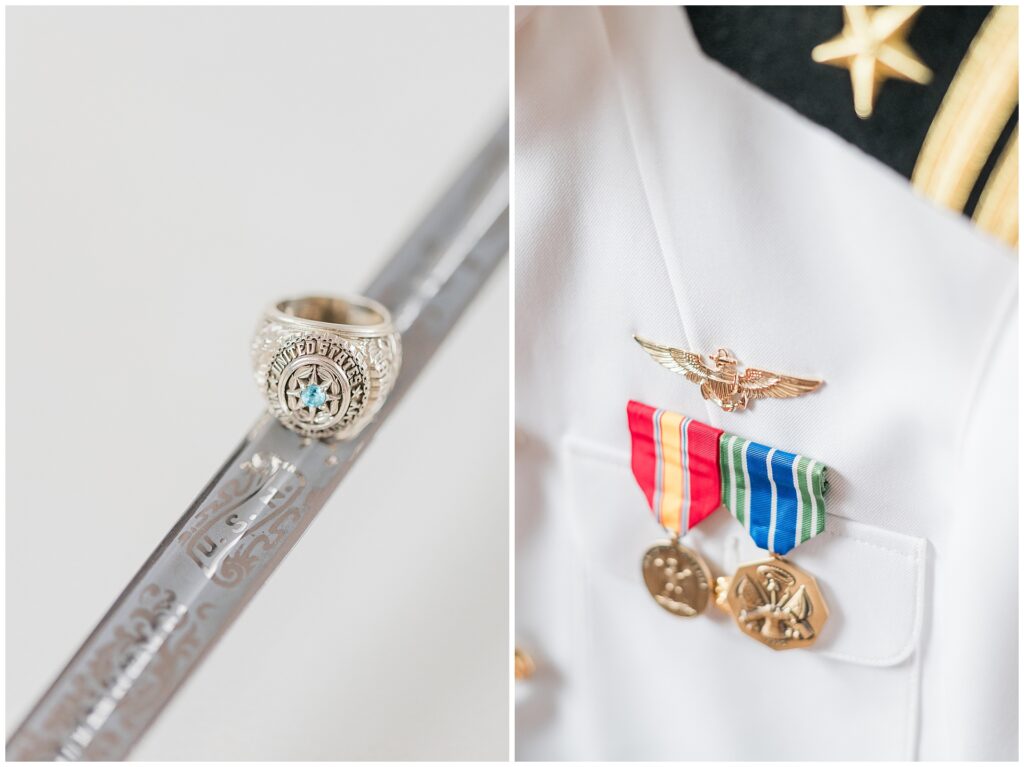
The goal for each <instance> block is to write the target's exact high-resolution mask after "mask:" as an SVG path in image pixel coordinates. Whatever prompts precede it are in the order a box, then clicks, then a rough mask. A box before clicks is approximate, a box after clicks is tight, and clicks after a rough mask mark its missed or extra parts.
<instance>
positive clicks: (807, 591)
mask: <svg viewBox="0 0 1024 767" xmlns="http://www.w3.org/2000/svg"><path fill="white" fill-rule="evenodd" d="M715 603H716V604H717V605H718V606H719V607H721V608H722V609H724V610H726V611H727V612H729V613H731V614H732V617H733V618H734V619H735V620H736V625H737V626H739V627H740V630H741V631H742V632H743V633H744V634H747V635H748V636H751V637H753V638H754V639H756V640H757V641H758V642H760V643H761V644H765V645H768V646H769V647H771V648H772V649H773V650H792V649H794V648H797V647H809V646H810V645H812V644H814V642H815V641H816V640H817V639H818V635H819V634H820V633H821V629H822V627H823V626H824V625H825V621H827V620H828V605H827V604H826V603H825V598H824V597H823V596H822V595H821V590H820V589H819V588H818V582H817V581H816V580H815V579H814V576H812V575H809V574H807V573H805V572H804V571H803V570H801V569H800V568H799V567H797V566H796V565H794V564H793V563H792V562H790V561H789V560H786V559H784V558H782V557H780V556H772V557H770V558H769V559H761V560H758V561H756V562H748V563H747V564H745V565H740V566H739V568H738V569H737V570H736V572H735V574H734V575H733V576H732V577H731V578H719V579H718V582H717V584H716V586H715Z"/></svg>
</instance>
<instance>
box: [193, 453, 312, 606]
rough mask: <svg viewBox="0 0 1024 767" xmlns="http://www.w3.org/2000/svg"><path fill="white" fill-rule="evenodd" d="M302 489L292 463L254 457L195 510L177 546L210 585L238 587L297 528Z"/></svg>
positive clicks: (272, 457) (301, 477)
mask: <svg viewBox="0 0 1024 767" xmlns="http://www.w3.org/2000/svg"><path fill="white" fill-rule="evenodd" d="M305 486H306V478H305V476H304V475H303V474H302V473H301V472H300V471H299V470H298V469H297V468H296V467H295V466H294V465H292V464H291V463H288V462H287V461H284V460H282V459H281V458H279V457H278V456H276V455H273V454H267V453H257V454H255V455H253V456H252V458H250V459H249V460H248V461H245V462H244V463H242V464H241V465H240V466H239V470H238V472H237V474H236V475H235V476H233V477H232V478H231V479H229V480H228V481H227V482H225V483H224V486H223V487H222V488H221V490H220V492H219V493H218V494H217V497H216V498H215V499H214V500H213V501H211V502H210V503H209V504H208V505H207V506H206V507H205V508H203V509H200V510H199V512H198V513H197V514H196V516H195V518H194V519H193V520H192V522H191V523H190V524H189V525H188V526H187V527H186V528H185V529H184V530H183V531H182V533H181V534H180V535H179V536H178V542H179V543H180V544H181V545H182V546H183V547H184V548H185V551H186V553H187V554H188V556H189V558H190V559H191V560H192V561H193V562H195V563H196V564H197V565H198V566H199V567H200V569H202V571H203V572H204V573H205V574H206V577H207V578H209V579H210V580H211V581H213V582H214V583H216V584H218V585H220V586H224V587H227V588H231V587H233V586H237V585H239V584H240V583H242V582H243V581H244V580H245V578H246V576H248V575H249V573H251V572H252V571H253V569H254V568H255V567H256V565H258V564H259V563H260V562H261V561H266V559H267V557H268V554H270V553H271V552H272V551H273V550H274V549H276V548H278V547H279V546H280V545H281V544H282V543H283V542H284V541H285V540H286V539H287V538H288V535H289V533H290V532H291V531H292V530H293V529H294V528H295V526H296V524H297V522H298V519H299V518H300V517H301V516H302V514H303V512H304V508H303V507H302V506H301V505H300V504H298V501H299V499H300V497H301V495H302V493H303V490H304V489H305Z"/></svg>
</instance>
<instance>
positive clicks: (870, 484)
mask: <svg viewBox="0 0 1024 767" xmlns="http://www.w3.org/2000/svg"><path fill="white" fill-rule="evenodd" d="M516 45H517V83H516V87H517V94H516V119H517V123H516V205H517V213H516V244H517V247H516V255H517V283H516V290H517V312H516V355H517V357H516V360H517V362H516V365H517V384H516V400H517V402H516V412H517V462H518V463H517V510H516V513H517V544H516V545H517V551H516V557H517V567H516V578H517V593H516V623H517V640H518V641H519V643H520V644H521V645H522V646H523V647H524V649H526V650H527V651H529V652H531V653H532V654H533V655H534V658H535V660H536V662H537V666H538V672H537V675H536V676H535V677H534V678H533V679H532V680H530V681H529V682H526V683H525V684H523V683H520V685H519V687H518V689H517V757H518V758H521V759H535V758H544V759H565V758H572V759H611V758H622V759H626V758H628V759H883V758H888V759H907V758H915V757H919V758H925V759H928V758H958V759H994V758H1001V759H1012V758H1015V757H1016V754H1017V725H1016V722H1017V675H1016V666H1017V586H1016V584H1017V560H1016V557H1017V554H1016V541H1017V526H1016V525H1017V522H1016V507H1017V497H1016V495H1017V483H1016V418H1015V414H1016V411H1015V399H1016V396H1017V395H1016V372H1015V371H1016V301H1017V288H1016V284H1017V267H1016V261H1015V260H1014V258H1013V256H1012V254H1011V253H1010V252H1009V251H1008V250H1006V249H1005V248H1004V247H1003V246H1002V245H1000V244H998V243H996V242H994V241H992V240H990V239H988V238H987V237H986V236H984V235H983V234H981V233H980V232H978V231H977V230H976V229H974V228H973V227H972V226H971V225H970V223H969V222H968V221H967V220H965V219H964V218H962V217H961V216H958V215H955V214H952V213H948V212H945V211H942V210H940V209H938V208H936V207H935V206H933V205H932V204H930V203H929V202H927V201H925V200H923V199H921V198H919V197H918V196H916V195H915V194H914V193H913V191H912V190H911V188H910V186H909V184H908V183H907V181H906V180H905V179H903V178H901V177H899V176H897V175H896V174H894V173H892V172H891V171H889V170H888V169H886V168H885V167H883V166H882V165H881V164H879V163H878V162H876V161H875V160H873V159H872V158H870V157H867V156H865V155H863V154H862V153H860V152H859V151H858V150H856V149H854V148H853V147H851V146H849V145H847V144H845V143H844V142H843V141H842V140H840V139H838V138H837V137H835V136H834V135H833V134H831V133H829V132H828V131H826V130H824V129H822V128H819V127H818V126H816V125H814V124H812V123H810V122H809V121H807V120H805V119H804V118H802V117H800V116H799V115H797V114H795V113H794V112H792V111H791V110H790V109H788V108H787V107H785V106H784V105H782V104H780V103H778V102H776V101H774V100H773V99H771V98H770V97H768V96H767V95H765V94H763V93H762V92H760V91H758V90H756V89H755V88H753V87H752V86H750V85H749V84H747V83H745V82H743V81H742V80H740V79H739V78H738V77H736V76H735V75H734V74H732V73H731V72H729V71H727V70H726V69H724V68H723V67H721V66H720V65H718V64H717V63H715V62H713V61H711V60H709V59H707V58H706V57H704V56H703V54H702V53H701V52H700V49H699V47H698V45H697V44H696V42H695V40H694V39H693V36H692V33H691V31H690V29H689V25H688V23H687V22H686V18H685V15H684V14H683V12H682V11H680V10H679V9H678V8H665V7H662V8H611V9H601V10H598V9H591V8H541V9H537V10H535V11H534V12H533V13H531V14H529V15H524V16H521V17H520V19H519V24H518V29H517V43H516ZM851 108H852V107H851ZM634 333H640V334H642V335H645V336H648V337H650V338H653V339H656V340H658V341H660V342H663V343H668V344H672V345H675V346H680V347H685V348H689V349H694V350H699V351H703V352H708V353H710V352H712V351H713V350H715V349H716V348H718V347H719V346H726V347H728V348H729V349H730V350H731V351H732V352H734V354H736V355H737V356H738V357H739V359H740V360H741V362H742V363H745V364H750V365H756V366H758V367H764V368H768V369H773V370H780V371H783V372H789V373H792V374H796V375H805V376H810V377H820V378H823V379H825V381H826V384H825V386H824V387H822V389H821V390H820V391H818V392H816V393H814V394H812V395H809V396H806V397H803V398H801V399H800V400H794V401H765V402H758V403H755V404H754V405H753V406H752V407H751V408H750V409H749V410H748V411H746V412H742V413H735V414H725V413H722V412H721V411H720V410H718V409H717V408H716V407H714V406H710V407H709V406H708V403H706V402H704V401H703V400H702V399H701V397H700V394H699V392H698V390H697V387H695V386H692V385H691V384H689V383H687V382H686V381H684V380H683V379H682V378H680V377H678V376H675V375H673V374H671V373H669V372H667V371H665V370H663V369H662V368H660V367H659V366H658V365H656V364H655V363H654V362H652V361H651V360H650V359H649V358H648V357H647V355H646V354H645V353H644V352H643V351H642V350H641V349H640V348H639V347H638V346H637V345H636V344H635V343H634V341H633V340H632V335H633V334H634ZM631 398H633V399H638V400H640V401H643V402H646V403H648V404H651V405H654V406H658V407H665V408H670V409H673V410H677V411H680V412H683V413H685V414H687V415H689V416H692V417H695V418H698V419H700V420H703V421H705V422H707V423H710V424H713V425H715V426H718V427H721V428H724V429H726V430H727V431H731V432H733V433H736V434H739V435H741V436H745V437H749V438H752V439H757V440H758V441H761V442H765V443H767V444H770V445H773V446H776V447H779V448H782V449H787V450H792V451H798V452H800V453H801V454H804V455H808V456H811V457H814V458H816V459H819V460H821V461H823V462H824V463H826V464H827V465H828V466H829V467H830V470H831V472H832V473H831V479H832V491H831V493H830V496H829V499H828V511H829V514H830V518H829V525H830V530H831V531H832V533H831V534H829V535H824V536H821V537H819V538H817V539H815V540H813V541H810V542H808V543H807V544H805V545H804V546H802V547H800V548H798V549H796V550H795V551H794V552H793V553H792V555H791V558H792V560H793V561H794V562H795V563H797V564H798V565H801V566H804V567H805V568H806V569H807V570H808V571H810V572H812V573H813V574H814V575H816V576H817V578H818V580H819V582H820V583H821V585H822V588H823V590H824V592H825V595H826V596H827V598H828V599H829V602H830V608H831V612H832V614H831V619H830V621H829V623H828V624H827V625H826V627H825V631H824V632H823V635H822V638H821V640H820V642H819V643H818V644H817V645H816V646H815V647H814V648H813V649H811V650H806V651H792V652H784V653H775V652H772V651H771V650H769V649H768V648H765V647H763V646H761V645H760V644H758V643H756V642H753V641H751V640H750V639H749V638H747V637H744V636H742V635H741V634H740V633H739V630H738V629H737V628H736V627H735V626H734V625H733V624H732V623H731V622H730V620H729V619H727V617H726V616H724V615H717V614H713V615H711V616H710V617H707V616H703V617H701V618H699V619H695V620H693V621H686V620H681V619H678V618H675V617H673V616H671V615H669V614H668V613H666V612H664V611H662V610H660V609H659V608H658V607H657V606H656V605H655V604H654V603H653V602H652V601H651V600H650V598H649V597H648V596H647V594H646V591H645V589H644V586H643V583H642V580H641V578H640V571H639V560H640V557H641V555H642V553H643V551H644V548H645V547H646V545H647V544H649V543H651V542H653V541H654V540H655V539H657V538H659V537H660V530H659V529H658V527H657V526H656V524H655V523H654V522H653V520H652V519H651V516H650V513H649V511H648V509H647V507H646V504H645V501H644V498H643V495H642V493H641V491H640V490H639V489H638V488H637V487H636V484H635V481H634V480H633V478H632V475H631V473H630V470H629V464H628V456H629V454H628V451H629V436H628V429H627V426H626V416H625V406H626V402H627V400H629V399H631ZM694 540H695V542H696V545H697V547H698V548H699V549H700V550H701V551H702V553H704V554H705V555H706V557H707V558H708V560H709V561H710V563H711V564H712V567H713V568H714V569H715V570H716V571H717V572H719V573H721V572H725V571H726V569H727V567H730V566H733V565H734V564H735V562H737V561H745V560H746V559H749V558H751V555H752V554H755V553H756V551H755V550H754V549H753V546H752V544H751V543H750V542H749V541H748V540H747V539H746V538H745V536H743V535H742V531H741V530H740V529H739V527H738V526H737V525H736V523H735V521H734V520H733V519H731V518H730V517H729V516H728V514H726V513H725V512H721V511H720V512H717V513H716V514H715V515H713V516H712V518H710V519H709V520H707V521H706V522H705V523H704V524H702V525H701V527H700V528H699V529H698V530H697V531H696V533H695V534H694Z"/></svg>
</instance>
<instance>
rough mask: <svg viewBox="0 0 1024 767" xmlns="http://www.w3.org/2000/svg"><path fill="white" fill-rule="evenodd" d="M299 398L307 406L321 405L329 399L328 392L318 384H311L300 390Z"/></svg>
mask: <svg viewBox="0 0 1024 767" xmlns="http://www.w3.org/2000/svg"><path fill="white" fill-rule="evenodd" d="M299 399H301V400H302V404H303V405H305V406H306V407H320V406H321V405H323V404H324V403H325V402H326V401H327V393H326V392H325V391H324V390H323V389H321V388H320V387H319V386H317V385H316V384H310V385H309V386H307V387H306V388H305V389H303V390H302V391H301V392H299Z"/></svg>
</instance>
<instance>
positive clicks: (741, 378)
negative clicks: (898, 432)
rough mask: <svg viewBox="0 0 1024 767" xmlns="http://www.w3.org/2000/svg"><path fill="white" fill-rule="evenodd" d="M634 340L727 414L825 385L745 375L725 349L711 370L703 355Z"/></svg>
mask: <svg viewBox="0 0 1024 767" xmlns="http://www.w3.org/2000/svg"><path fill="white" fill-rule="evenodd" d="M633 338H634V339H635V340H636V342H637V343H638V344H640V346H642V347H643V348H644V350H645V351H646V352H647V353H648V354H650V355H651V357H652V358H653V359H654V360H655V362H658V363H660V364H661V365H662V366H663V367H666V368H668V369H669V370H671V371H672V372H673V373H679V374H680V375H683V376H685V377H686V379H687V380H688V381H691V382H692V383H695V384H699V385H700V393H701V394H702V395H704V399H707V400H711V401H712V402H714V403H715V404H716V405H718V406H719V407H720V408H722V410H724V411H725V412H727V413H732V412H738V411H740V410H745V409H746V407H747V402H748V401H750V400H752V399H764V398H766V397H773V398H775V399H787V398H789V397H799V396H800V395H801V394H807V393H808V392H812V391H814V390H815V389H817V388H818V387H819V386H821V384H822V383H823V382H822V381H819V380H816V379H813V378H796V377H794V376H788V375H783V374H781V373H772V372H771V371H769V370H759V369H758V368H747V369H746V370H745V371H743V374H742V375H741V374H740V372H739V369H738V362H737V360H736V359H734V358H733V357H732V356H731V355H730V354H729V352H728V351H726V350H725V349H719V350H718V351H717V352H716V353H715V356H714V357H712V358H711V361H712V362H713V363H714V365H715V367H714V368H710V367H708V366H707V365H706V364H704V358H703V357H702V356H701V355H700V354H696V353H694V352H688V351H686V350H685V349H676V348H674V347H671V346H662V345H661V344H656V343H654V342H653V341H649V340H647V339H646V338H641V337H640V336H633Z"/></svg>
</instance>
